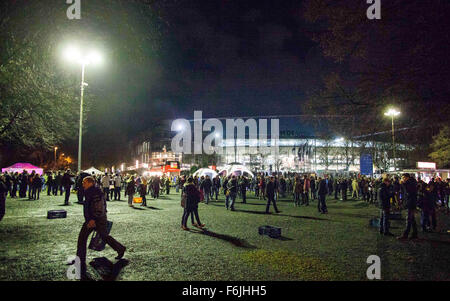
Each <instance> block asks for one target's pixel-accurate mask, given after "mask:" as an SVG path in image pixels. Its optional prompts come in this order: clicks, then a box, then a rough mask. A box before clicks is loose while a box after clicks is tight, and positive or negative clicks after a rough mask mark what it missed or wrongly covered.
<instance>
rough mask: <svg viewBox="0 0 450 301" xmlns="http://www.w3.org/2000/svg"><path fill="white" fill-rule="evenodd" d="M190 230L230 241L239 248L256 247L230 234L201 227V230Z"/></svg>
mask: <svg viewBox="0 0 450 301" xmlns="http://www.w3.org/2000/svg"><path fill="white" fill-rule="evenodd" d="M190 232H192V233H197V234H203V235H206V236H210V237H214V238H218V239H221V240H224V241H227V242H229V243H231V244H232V245H234V246H236V247H239V248H245V249H257V247H255V246H253V245H251V244H249V243H248V242H247V241H245V240H243V239H240V238H237V237H233V236H230V235H226V234H219V233H215V232H212V231H209V230H207V229H202V230H196V229H191V230H190Z"/></svg>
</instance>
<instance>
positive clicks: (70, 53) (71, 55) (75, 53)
mask: <svg viewBox="0 0 450 301" xmlns="http://www.w3.org/2000/svg"><path fill="white" fill-rule="evenodd" d="M64 56H65V57H66V59H67V60H69V61H77V62H78V61H79V60H80V59H81V53H80V50H79V49H78V48H76V47H73V46H70V47H68V48H67V49H66V50H65V52H64Z"/></svg>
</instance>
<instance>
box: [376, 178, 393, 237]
mask: <svg viewBox="0 0 450 301" xmlns="http://www.w3.org/2000/svg"><path fill="white" fill-rule="evenodd" d="M378 194H379V200H380V208H381V217H380V234H384V235H386V236H388V235H389V236H393V234H392V233H391V232H389V214H390V209H391V202H390V200H391V198H392V197H394V192H393V187H392V186H391V181H390V180H389V178H388V177H385V178H384V179H383V183H382V184H381V186H380V189H379V191H378Z"/></svg>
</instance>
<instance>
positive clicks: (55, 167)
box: [55, 146, 58, 168]
mask: <svg viewBox="0 0 450 301" xmlns="http://www.w3.org/2000/svg"><path fill="white" fill-rule="evenodd" d="M57 149H58V147H57V146H55V168H56V150H57Z"/></svg>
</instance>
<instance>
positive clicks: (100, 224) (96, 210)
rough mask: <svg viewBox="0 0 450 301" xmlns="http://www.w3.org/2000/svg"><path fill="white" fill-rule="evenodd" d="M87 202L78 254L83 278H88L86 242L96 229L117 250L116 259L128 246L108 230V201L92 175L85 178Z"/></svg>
mask: <svg viewBox="0 0 450 301" xmlns="http://www.w3.org/2000/svg"><path fill="white" fill-rule="evenodd" d="M82 185H83V189H84V196H85V202H84V204H83V213H84V219H85V221H84V223H83V226H82V227H81V230H80V234H79V235H78V243H77V256H78V258H79V259H80V275H81V280H86V279H88V276H87V273H86V244H87V240H88V237H89V235H90V234H91V232H92V231H94V230H96V231H97V233H98V234H99V235H100V237H101V238H102V240H103V241H104V242H106V243H107V244H108V245H109V246H110V247H111V248H113V249H114V251H116V252H117V256H116V259H121V258H122V257H123V255H124V253H125V251H126V247H125V246H123V245H122V244H120V243H119V242H118V241H117V240H115V239H114V238H113V237H112V236H110V235H109V234H108V231H107V215H106V212H107V210H106V201H105V194H104V193H103V191H102V190H101V189H100V188H98V187H96V186H95V180H94V179H93V178H92V177H86V178H84V179H83V184H82Z"/></svg>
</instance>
